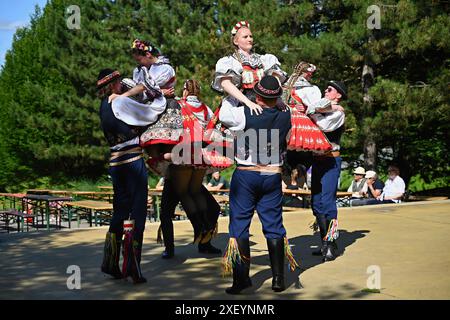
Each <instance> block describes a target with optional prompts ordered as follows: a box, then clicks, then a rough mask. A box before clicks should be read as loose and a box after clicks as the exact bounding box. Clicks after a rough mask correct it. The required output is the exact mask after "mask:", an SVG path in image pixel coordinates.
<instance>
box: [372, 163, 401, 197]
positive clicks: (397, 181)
mask: <svg viewBox="0 0 450 320" xmlns="http://www.w3.org/2000/svg"><path fill="white" fill-rule="evenodd" d="M399 174H400V169H399V168H398V167H397V166H395V165H390V166H389V168H388V179H387V180H386V182H385V184H384V188H383V192H382V193H381V195H380V196H378V197H377V198H376V199H373V200H370V201H369V202H368V203H367V204H384V203H400V202H401V201H402V200H401V199H402V197H403V194H404V193H405V181H403V179H402V178H401V177H400V175H399Z"/></svg>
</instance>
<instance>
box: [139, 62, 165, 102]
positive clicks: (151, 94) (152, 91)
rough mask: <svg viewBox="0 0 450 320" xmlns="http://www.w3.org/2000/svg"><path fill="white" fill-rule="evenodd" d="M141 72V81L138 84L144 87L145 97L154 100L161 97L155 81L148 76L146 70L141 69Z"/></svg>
mask: <svg viewBox="0 0 450 320" xmlns="http://www.w3.org/2000/svg"><path fill="white" fill-rule="evenodd" d="M141 70H142V72H143V79H142V81H141V82H140V83H141V84H143V85H144V87H145V94H146V97H147V98H149V99H154V98H156V97H159V96H161V95H162V92H161V89H160V87H159V86H158V84H157V83H156V81H155V80H154V79H153V78H152V77H151V76H150V74H149V72H148V70H147V68H142V69H141Z"/></svg>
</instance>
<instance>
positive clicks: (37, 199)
mask: <svg viewBox="0 0 450 320" xmlns="http://www.w3.org/2000/svg"><path fill="white" fill-rule="evenodd" d="M72 200H73V199H72V198H70V197H54V196H50V195H43V194H40V195H39V194H27V195H25V196H24V197H23V198H22V208H23V210H24V211H25V212H28V211H29V210H28V209H29V206H30V205H31V208H32V210H33V214H36V210H37V209H39V211H40V213H41V217H42V220H44V214H45V220H46V225H47V230H50V204H52V205H55V206H56V212H57V218H58V217H59V227H60V228H61V210H60V208H61V205H62V203H64V202H67V201H72Z"/></svg>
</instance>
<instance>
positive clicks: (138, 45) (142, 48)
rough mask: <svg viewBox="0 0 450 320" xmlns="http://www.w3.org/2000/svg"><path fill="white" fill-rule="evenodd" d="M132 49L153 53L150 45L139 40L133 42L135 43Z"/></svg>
mask: <svg viewBox="0 0 450 320" xmlns="http://www.w3.org/2000/svg"><path fill="white" fill-rule="evenodd" d="M131 49H137V50H140V51H144V52H152V51H153V47H152V45H151V44H150V43H148V42H146V41H142V40H139V39H136V40H134V41H133V43H132V45H131Z"/></svg>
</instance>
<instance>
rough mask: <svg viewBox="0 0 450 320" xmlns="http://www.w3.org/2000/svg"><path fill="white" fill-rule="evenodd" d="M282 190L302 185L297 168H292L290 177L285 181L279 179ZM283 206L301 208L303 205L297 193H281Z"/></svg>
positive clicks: (296, 188) (298, 187)
mask: <svg viewBox="0 0 450 320" xmlns="http://www.w3.org/2000/svg"><path fill="white" fill-rule="evenodd" d="M281 183H282V186H283V190H285V189H287V190H298V189H300V188H302V187H303V185H301V184H300V183H299V177H298V169H296V168H294V169H292V171H291V174H290V179H289V181H287V183H285V182H284V181H281ZM283 206H284V207H295V208H301V207H303V202H302V200H301V199H300V198H299V197H298V195H295V194H284V195H283Z"/></svg>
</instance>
